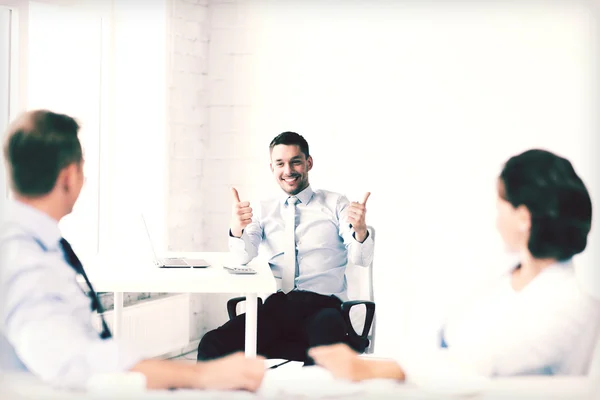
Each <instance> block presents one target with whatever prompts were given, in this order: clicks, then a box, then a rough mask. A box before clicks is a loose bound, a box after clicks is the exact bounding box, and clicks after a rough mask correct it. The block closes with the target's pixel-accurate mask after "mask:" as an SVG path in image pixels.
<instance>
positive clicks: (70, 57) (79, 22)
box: [28, 2, 102, 259]
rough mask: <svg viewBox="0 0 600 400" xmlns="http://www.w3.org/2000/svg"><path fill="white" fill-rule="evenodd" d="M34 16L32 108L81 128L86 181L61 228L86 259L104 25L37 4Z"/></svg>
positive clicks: (93, 247)
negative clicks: (72, 119)
mask: <svg viewBox="0 0 600 400" xmlns="http://www.w3.org/2000/svg"><path fill="white" fill-rule="evenodd" d="M29 12H30V14H29V85H28V87H29V93H28V95H29V96H28V102H29V103H28V108H29V109H37V108H46V109H50V110H52V111H55V112H59V113H65V114H69V115H71V116H73V117H75V118H77V120H78V121H79V123H80V125H81V131H80V136H79V137H80V140H81V142H82V145H83V148H84V157H85V169H84V172H85V175H86V179H87V181H86V183H85V185H84V187H83V190H82V192H81V195H80V197H79V200H78V202H77V204H75V209H74V210H73V213H72V214H71V215H69V216H67V217H66V218H64V219H63V221H62V222H61V230H62V232H63V234H64V236H65V237H66V238H68V240H69V241H70V242H71V243H72V244H73V247H74V248H75V250H77V252H78V254H79V255H80V257H81V258H83V259H85V258H88V257H90V256H93V255H95V254H96V253H97V250H98V216H99V213H98V206H99V203H98V196H99V179H98V178H99V154H100V123H101V98H100V96H101V85H102V81H101V68H102V24H101V22H102V21H101V18H100V17H99V16H95V15H92V14H88V13H85V12H83V11H81V10H76V9H73V8H68V7H61V6H54V5H49V4H42V3H35V2H32V3H30V8H29Z"/></svg>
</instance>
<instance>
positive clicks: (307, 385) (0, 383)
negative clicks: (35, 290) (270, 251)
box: [0, 367, 600, 400]
mask: <svg viewBox="0 0 600 400" xmlns="http://www.w3.org/2000/svg"><path fill="white" fill-rule="evenodd" d="M599 389H600V381H598V380H592V379H590V378H586V377H520V378H500V379H492V380H490V382H489V384H488V385H487V386H486V387H485V388H482V389H481V390H480V391H478V392H477V393H470V394H456V393H455V394H452V393H436V392H432V391H429V390H427V389H426V388H418V387H415V386H412V385H409V384H402V383H394V382H390V381H367V382H362V383H347V382H343V381H334V380H333V379H332V378H330V377H329V376H328V375H327V374H325V373H323V371H322V370H321V369H320V368H319V367H310V368H302V367H301V368H290V369H287V370H286V369H283V368H282V369H276V370H268V371H267V373H266V375H265V380H264V381H263V385H262V387H261V388H260V390H259V392H258V393H256V394H252V393H247V392H215V391H192V390H177V391H152V392H137V393H132V392H129V393H124V392H119V391H118V390H116V389H114V388H112V389H106V392H94V393H82V392H68V391H62V390H57V389H53V388H51V387H49V386H47V385H44V384H43V383H41V382H40V381H39V380H38V379H36V378H34V377H33V376H32V375H29V374H7V375H4V376H0V394H2V396H1V397H2V398H3V399H36V400H37V399H85V398H91V399H98V398H132V399H162V398H165V399H172V398H196V399H198V398H210V399H240V398H244V399H276V398H277V399H280V398H286V399H287V398H289V399H294V398H328V399H370V398H376V399H381V398H410V399H461V398H468V399H471V400H478V399H481V400H484V399H485V400H501V399H540V400H541V399H544V400H546V399H555V400H557V399H578V400H584V399H585V400H592V399H596V400H597V399H598V398H599V395H600V391H599Z"/></svg>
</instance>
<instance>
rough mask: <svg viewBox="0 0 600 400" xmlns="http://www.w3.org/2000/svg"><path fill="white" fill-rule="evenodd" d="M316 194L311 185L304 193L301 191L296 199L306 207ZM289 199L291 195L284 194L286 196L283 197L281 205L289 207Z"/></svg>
mask: <svg viewBox="0 0 600 400" xmlns="http://www.w3.org/2000/svg"><path fill="white" fill-rule="evenodd" d="M314 193H315V192H313V190H312V188H311V187H310V185H308V186H307V187H306V189H304V190H303V191H301V192H300V193H298V194H297V195H296V197H297V198H298V200H300V203H302V204H304V205H307V204H308V203H309V202H310V200H311V199H312V197H313V194H314ZM289 197H290V195H289V194H287V193H284V194H283V195H282V196H281V204H282V205H283V206H286V205H287V199H288V198H289Z"/></svg>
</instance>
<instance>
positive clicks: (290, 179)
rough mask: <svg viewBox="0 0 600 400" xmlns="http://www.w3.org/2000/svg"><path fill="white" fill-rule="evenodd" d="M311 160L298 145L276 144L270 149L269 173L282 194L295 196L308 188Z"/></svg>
mask: <svg viewBox="0 0 600 400" xmlns="http://www.w3.org/2000/svg"><path fill="white" fill-rule="evenodd" d="M312 166H313V160H312V157H311V156H308V158H306V156H305V155H304V153H302V151H300V146H298V145H285V144H278V145H276V146H275V147H273V149H271V171H272V172H273V176H274V177H275V180H276V181H277V183H278V184H279V186H281V189H283V191H284V192H286V193H287V194H289V195H296V194H298V193H300V192H301V191H303V190H304V189H306V188H307V187H308V171H310V170H311V169H312Z"/></svg>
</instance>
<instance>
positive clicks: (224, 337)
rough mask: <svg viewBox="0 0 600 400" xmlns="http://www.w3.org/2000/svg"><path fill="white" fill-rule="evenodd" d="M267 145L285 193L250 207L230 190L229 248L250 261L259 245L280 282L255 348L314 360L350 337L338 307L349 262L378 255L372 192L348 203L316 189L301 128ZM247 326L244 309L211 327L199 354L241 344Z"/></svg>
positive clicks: (263, 314)
mask: <svg viewBox="0 0 600 400" xmlns="http://www.w3.org/2000/svg"><path fill="white" fill-rule="evenodd" d="M269 149H270V154H271V163H270V166H271V172H272V173H273V177H274V178H275V182H277V184H278V185H279V187H280V188H281V190H282V192H281V194H280V195H279V196H277V197H275V198H272V199H269V200H264V201H261V202H260V203H257V204H256V205H255V207H254V209H253V208H251V207H250V203H249V202H248V201H241V199H240V196H239V193H238V191H237V190H236V189H235V188H232V190H231V192H232V200H233V207H232V216H231V223H230V226H229V249H230V251H231V253H233V254H234V255H236V256H237V258H238V261H239V262H240V263H241V264H245V263H247V262H249V261H250V260H252V259H253V258H254V257H256V256H257V255H258V249H259V245H261V244H262V246H261V251H262V252H264V254H263V255H264V256H266V258H267V260H268V261H269V265H270V266H271V270H272V272H273V275H274V276H275V278H276V279H277V282H278V286H279V287H280V290H279V291H278V292H277V293H275V294H273V295H271V296H270V297H269V298H268V299H267V300H266V302H265V304H264V305H263V306H261V307H259V308H258V327H257V328H258V329H257V352H258V353H259V354H261V355H265V356H267V357H269V358H285V359H293V360H297V361H304V362H305V364H307V365H309V364H312V359H311V358H310V357H308V355H307V350H308V349H309V348H310V347H315V346H318V345H325V344H333V343H340V342H344V341H345V339H346V332H347V327H346V322H345V321H344V318H343V316H342V314H341V310H340V308H341V307H340V306H341V303H342V301H345V300H347V294H346V278H345V272H346V264H347V263H348V261H350V262H352V263H353V264H357V265H364V266H368V265H370V264H371V261H372V259H373V238H372V236H371V235H370V234H369V231H368V229H367V222H366V214H367V207H366V206H367V200H368V198H369V196H370V193H366V194H365V196H364V197H363V199H362V201H361V202H350V201H349V200H348V199H347V198H346V197H345V196H343V195H341V194H338V193H334V192H330V191H327V190H318V189H317V190H313V188H311V186H310V184H309V182H308V173H309V171H310V170H311V169H312V167H313V158H312V156H311V155H310V153H309V149H308V143H307V142H306V140H305V139H304V138H303V137H302V136H300V135H299V134H297V133H294V132H284V133H282V134H280V135H278V136H277V137H275V138H274V139H273V140H272V141H271V144H270V145H269ZM242 198H243V197H242ZM244 327H245V315H240V316H238V317H236V318H233V319H232V320H230V321H229V322H227V323H226V324H225V325H223V326H221V327H219V328H217V329H215V330H213V331H211V332H208V333H207V334H206V335H204V337H203V338H202V340H201V342H200V345H199V347H198V360H207V359H213V358H217V357H221V356H223V355H225V354H230V353H234V352H236V351H240V350H243V349H244Z"/></svg>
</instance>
